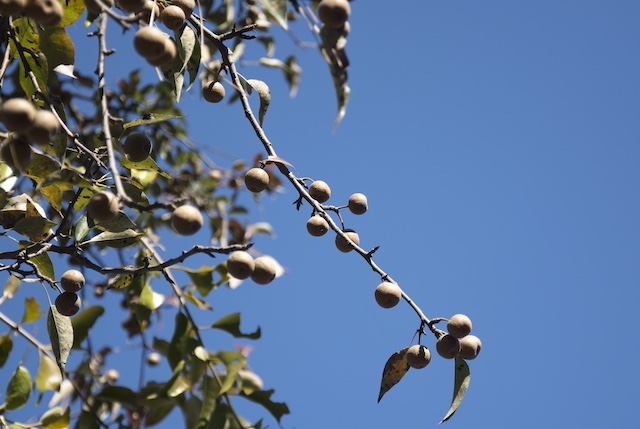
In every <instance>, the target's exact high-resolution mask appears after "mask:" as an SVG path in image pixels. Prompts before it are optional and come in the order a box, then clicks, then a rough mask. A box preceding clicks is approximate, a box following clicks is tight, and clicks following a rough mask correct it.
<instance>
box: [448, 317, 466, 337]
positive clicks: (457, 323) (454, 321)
mask: <svg viewBox="0 0 640 429" xmlns="http://www.w3.org/2000/svg"><path fill="white" fill-rule="evenodd" d="M447 331H448V332H449V334H450V335H451V336H453V337H456V338H462V337H466V336H467V335H469V334H470V333H471V319H469V318H468V317H467V316H465V315H464V314H456V315H454V316H452V317H451V319H449V322H447Z"/></svg>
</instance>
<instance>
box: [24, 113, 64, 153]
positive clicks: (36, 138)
mask: <svg viewBox="0 0 640 429" xmlns="http://www.w3.org/2000/svg"><path fill="white" fill-rule="evenodd" d="M59 129H60V124H59V123H58V118H56V115H54V114H53V112H51V111H50V110H38V111H37V112H36V116H35V119H34V120H33V124H32V126H31V129H30V130H29V138H30V139H31V140H32V141H33V142H34V143H36V144H38V145H46V144H48V143H50V142H51V140H52V139H53V138H54V137H55V135H56V134H57V133H58V130H59Z"/></svg>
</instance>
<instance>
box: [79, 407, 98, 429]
mask: <svg viewBox="0 0 640 429" xmlns="http://www.w3.org/2000/svg"><path fill="white" fill-rule="evenodd" d="M74 429H100V424H99V423H98V421H97V420H96V415H95V414H94V413H93V412H91V411H86V410H82V412H81V413H80V417H78V420H76V425H75V427H74Z"/></svg>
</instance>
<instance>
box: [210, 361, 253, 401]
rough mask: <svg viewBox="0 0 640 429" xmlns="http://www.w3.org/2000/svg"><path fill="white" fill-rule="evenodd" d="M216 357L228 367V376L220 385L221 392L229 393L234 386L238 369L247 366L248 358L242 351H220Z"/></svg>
mask: <svg viewBox="0 0 640 429" xmlns="http://www.w3.org/2000/svg"><path fill="white" fill-rule="evenodd" d="M216 358H218V359H219V360H220V361H221V362H222V363H223V364H224V365H225V366H226V367H227V374H226V378H225V379H224V381H223V382H222V386H220V394H223V393H227V392H228V391H229V389H231V387H233V385H234V383H235V378H236V375H237V374H238V371H240V370H241V369H242V368H244V367H245V366H246V364H247V358H246V356H245V355H243V354H242V353H238V352H232V351H223V352H219V353H217V354H216Z"/></svg>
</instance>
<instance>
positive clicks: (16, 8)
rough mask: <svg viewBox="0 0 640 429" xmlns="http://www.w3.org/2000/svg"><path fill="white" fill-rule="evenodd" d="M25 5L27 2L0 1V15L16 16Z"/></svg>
mask: <svg viewBox="0 0 640 429" xmlns="http://www.w3.org/2000/svg"><path fill="white" fill-rule="evenodd" d="M27 3H29V1H28V0H0V15H2V16H7V17H9V16H11V15H17V14H18V13H20V12H22V11H23V10H24V9H25V8H26V7H27Z"/></svg>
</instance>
